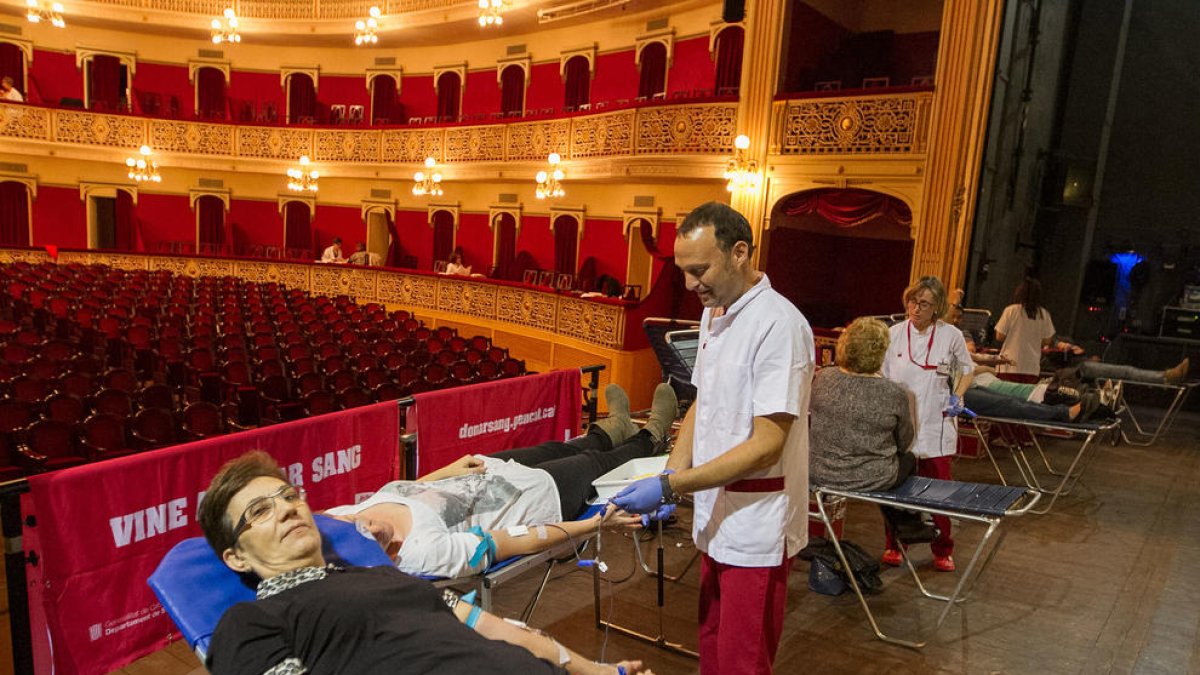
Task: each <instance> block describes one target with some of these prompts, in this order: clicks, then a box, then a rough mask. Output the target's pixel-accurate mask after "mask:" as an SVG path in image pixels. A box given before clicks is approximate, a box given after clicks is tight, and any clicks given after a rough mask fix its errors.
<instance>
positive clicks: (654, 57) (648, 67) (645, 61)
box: [638, 42, 667, 99]
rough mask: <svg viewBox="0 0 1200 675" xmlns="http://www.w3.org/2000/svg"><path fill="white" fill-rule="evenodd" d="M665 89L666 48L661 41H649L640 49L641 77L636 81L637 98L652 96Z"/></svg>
mask: <svg viewBox="0 0 1200 675" xmlns="http://www.w3.org/2000/svg"><path fill="white" fill-rule="evenodd" d="M666 90H667V48H666V47H664V46H663V43H661V42H651V43H650V44H648V45H646V46H645V47H644V48H643V49H642V77H641V81H640V82H639V83H638V97H639V98H646V99H650V98H654V95H655V94H661V93H663V92H665V91H666Z"/></svg>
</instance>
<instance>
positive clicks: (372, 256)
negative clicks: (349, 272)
mask: <svg viewBox="0 0 1200 675" xmlns="http://www.w3.org/2000/svg"><path fill="white" fill-rule="evenodd" d="M348 262H349V263H350V264H351V265H365V266H368V267H369V266H373V265H378V264H379V254H378V253H369V252H367V245H366V244H364V243H362V242H361V241H360V242H358V243H357V244H355V245H354V253H351V254H350V259H349V260H348Z"/></svg>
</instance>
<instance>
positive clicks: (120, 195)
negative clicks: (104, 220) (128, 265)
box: [113, 190, 145, 251]
mask: <svg viewBox="0 0 1200 675" xmlns="http://www.w3.org/2000/svg"><path fill="white" fill-rule="evenodd" d="M113 248H115V249H117V250H118V251H144V250H145V247H144V246H143V245H142V232H141V226H140V223H139V222H138V220H137V215H136V214H135V213H134V206H133V195H131V194H130V193H128V192H126V191H125V190H117V211H116V218H115V220H114V221H113Z"/></svg>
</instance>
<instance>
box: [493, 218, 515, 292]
mask: <svg viewBox="0 0 1200 675" xmlns="http://www.w3.org/2000/svg"><path fill="white" fill-rule="evenodd" d="M495 226H496V235H495V236H496V260H495V268H496V271H495V273H494V274H493V275H492V276H493V277H495V278H496V279H514V278H517V275H519V274H520V273H521V270H515V269H513V262H514V261H515V260H516V258H517V221H516V219H515V218H513V217H512V214H509V213H502V214H500V215H499V216H497V217H496V225H495Z"/></svg>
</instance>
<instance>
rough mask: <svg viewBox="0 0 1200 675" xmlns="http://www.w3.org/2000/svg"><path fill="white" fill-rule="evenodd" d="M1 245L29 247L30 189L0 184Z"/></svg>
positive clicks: (6, 183)
mask: <svg viewBox="0 0 1200 675" xmlns="http://www.w3.org/2000/svg"><path fill="white" fill-rule="evenodd" d="M0 245H2V246H29V188H27V187H25V184H24V183H17V182H15V181H8V182H5V183H0Z"/></svg>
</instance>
